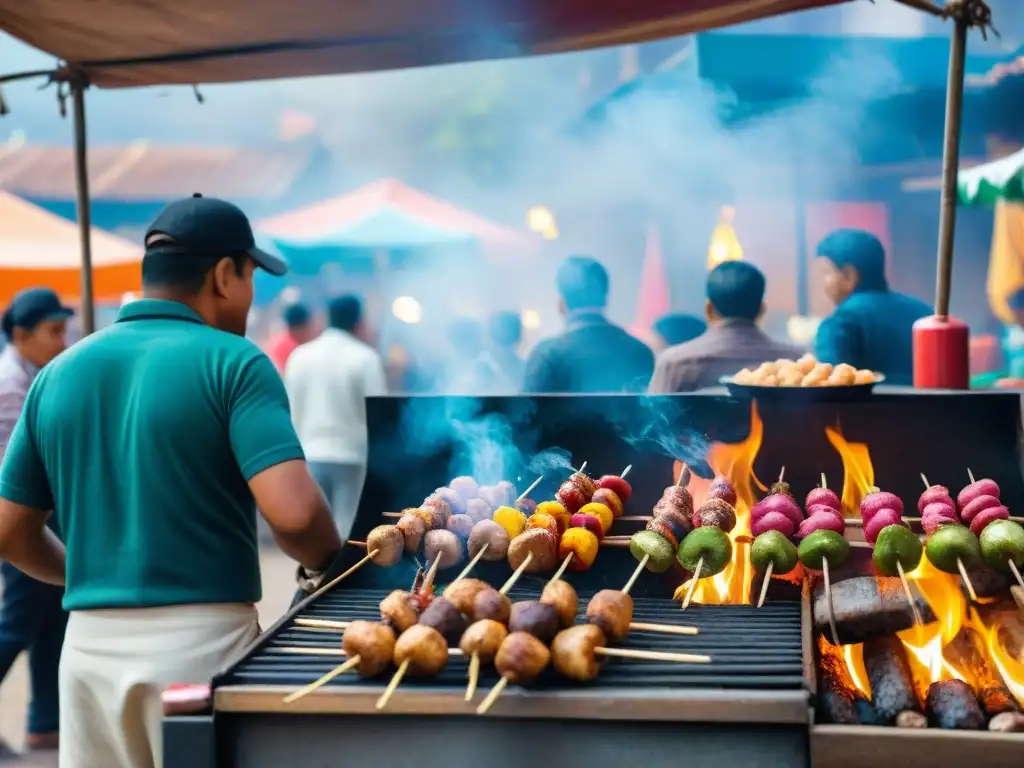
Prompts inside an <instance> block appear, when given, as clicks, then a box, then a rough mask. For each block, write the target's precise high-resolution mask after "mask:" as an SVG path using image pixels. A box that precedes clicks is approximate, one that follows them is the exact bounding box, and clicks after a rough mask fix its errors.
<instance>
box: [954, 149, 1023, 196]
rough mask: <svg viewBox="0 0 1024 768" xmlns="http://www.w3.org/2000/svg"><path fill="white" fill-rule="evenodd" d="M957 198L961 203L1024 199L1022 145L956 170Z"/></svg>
mask: <svg viewBox="0 0 1024 768" xmlns="http://www.w3.org/2000/svg"><path fill="white" fill-rule="evenodd" d="M957 199H958V201H959V202H960V204H961V205H995V204H996V202H998V201H999V200H1006V201H1007V202H1011V203H1024V149H1020V150H1017V151H1016V152H1014V153H1013V154H1012V155H1008V156H1007V157H1002V158H1000V159H998V160H993V161H992V162H990V163H984V164H982V165H976V166H974V167H973V168H968V169H965V170H961V171H960V172H959V173H958V174H957Z"/></svg>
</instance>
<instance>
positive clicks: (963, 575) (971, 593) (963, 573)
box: [921, 469, 978, 603]
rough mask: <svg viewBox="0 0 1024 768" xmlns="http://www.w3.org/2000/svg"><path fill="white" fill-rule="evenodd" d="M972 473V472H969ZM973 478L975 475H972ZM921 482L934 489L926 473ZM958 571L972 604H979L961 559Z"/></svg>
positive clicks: (922, 474)
mask: <svg viewBox="0 0 1024 768" xmlns="http://www.w3.org/2000/svg"><path fill="white" fill-rule="evenodd" d="M967 471H968V472H970V470H969V469H968V470H967ZM970 476H971V477H973V475H970ZM921 482H922V483H924V488H925V490H928V489H929V488H931V487H932V484H931V483H929V482H928V478H927V477H926V476H925V474H924V472H922V473H921ZM956 569H957V570H958V571H960V578H961V579H963V582H964V586H965V587H967V594H968V595H969V596H970V598H971V602H972V603H976V602H978V593H977V592H975V591H974V584H973V583H971V577H970V576H968V575H967V568H965V567H964V562H963V560H961V559H960V558H959V557H958V558H957V559H956Z"/></svg>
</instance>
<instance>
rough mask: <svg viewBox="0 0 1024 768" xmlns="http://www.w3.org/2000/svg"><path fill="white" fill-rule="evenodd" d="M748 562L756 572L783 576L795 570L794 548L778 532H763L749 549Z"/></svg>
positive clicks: (791, 543)
mask: <svg viewBox="0 0 1024 768" xmlns="http://www.w3.org/2000/svg"><path fill="white" fill-rule="evenodd" d="M750 561H751V562H752V563H753V564H754V567H755V568H756V569H757V570H758V571H767V570H768V567H769V566H771V569H772V573H775V574H778V575H780V576H781V575H783V574H787V573H789V572H790V571H792V570H793V569H794V568H796V564H797V562H798V558H797V553H796V546H795V545H794V544H793V542H791V541H790V540H789V539H787V538H786V537H785V536H783V535H782V534H781V533H779V532H778V531H765V532H764V533H762V534H761V535H760V536H758V537H757V538H756V539H754V543H753V544H752V545H751V547H750Z"/></svg>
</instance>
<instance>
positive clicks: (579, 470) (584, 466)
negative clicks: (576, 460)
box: [570, 461, 587, 475]
mask: <svg viewBox="0 0 1024 768" xmlns="http://www.w3.org/2000/svg"><path fill="white" fill-rule="evenodd" d="M586 468H587V462H585V461H584V462H583V463H582V464H580V468H579V469H573V470H572V473H573V474H574V475H582V474H583V470H584V469H586ZM570 469H572V467H570Z"/></svg>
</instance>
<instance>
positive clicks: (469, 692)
mask: <svg viewBox="0 0 1024 768" xmlns="http://www.w3.org/2000/svg"><path fill="white" fill-rule="evenodd" d="M468 675H469V682H468V683H466V698H465V700H466V701H472V700H473V696H475V695H476V686H477V683H478V682H479V680H480V654H479V653H474V654H473V655H472V656H470V658H469V673H468Z"/></svg>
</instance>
